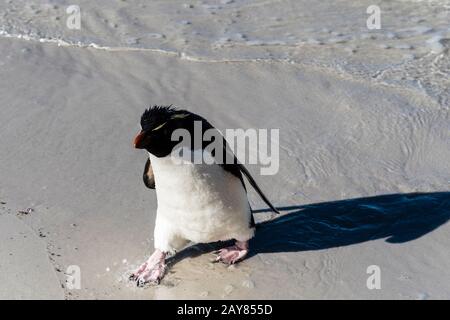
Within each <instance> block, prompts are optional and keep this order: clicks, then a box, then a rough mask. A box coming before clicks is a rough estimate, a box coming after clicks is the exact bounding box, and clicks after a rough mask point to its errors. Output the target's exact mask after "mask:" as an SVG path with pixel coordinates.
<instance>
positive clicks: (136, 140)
mask: <svg viewBox="0 0 450 320" xmlns="http://www.w3.org/2000/svg"><path fill="white" fill-rule="evenodd" d="M143 140H144V131H141V132H139V133H138V135H137V136H136V138H134V147H135V148H136V149H142V141H143Z"/></svg>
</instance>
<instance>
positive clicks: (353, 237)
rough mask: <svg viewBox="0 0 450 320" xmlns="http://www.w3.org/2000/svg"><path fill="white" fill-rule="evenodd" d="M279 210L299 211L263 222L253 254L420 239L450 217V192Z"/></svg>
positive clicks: (325, 203)
mask: <svg viewBox="0 0 450 320" xmlns="http://www.w3.org/2000/svg"><path fill="white" fill-rule="evenodd" d="M279 209H280V210H283V211H293V212H290V213H288V214H285V215H282V216H280V217H278V218H275V219H273V220H270V221H265V222H262V223H260V224H259V227H258V229H257V231H256V236H255V238H254V239H252V240H251V242H250V247H251V248H252V250H251V251H250V255H256V254H258V253H269V252H298V251H309V250H322V249H328V248H334V247H342V246H348V245H352V244H357V243H362V242H366V241H370V240H376V239H386V240H385V241H386V242H388V243H392V244H395V243H404V242H408V241H411V240H415V239H418V238H420V237H421V236H423V235H425V234H427V233H429V232H431V231H433V230H435V229H436V228H438V227H439V226H441V225H443V224H444V223H446V222H447V221H448V220H449V219H450V192H434V193H409V194H391V195H382V196H374V197H366V198H356V199H349V200H341V201H332V202H324V203H317V204H310V205H304V206H294V207H285V208H279ZM264 211H267V210H265V209H264V210H255V211H254V213H258V212H264Z"/></svg>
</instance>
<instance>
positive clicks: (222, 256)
mask: <svg viewBox="0 0 450 320" xmlns="http://www.w3.org/2000/svg"><path fill="white" fill-rule="evenodd" d="M247 253H248V249H243V248H240V247H238V246H236V245H235V246H231V247H228V248H223V249H220V250H219V251H218V256H217V258H216V260H215V262H223V263H225V264H235V263H236V262H239V261H241V260H242V259H244V258H245V256H246V255H247Z"/></svg>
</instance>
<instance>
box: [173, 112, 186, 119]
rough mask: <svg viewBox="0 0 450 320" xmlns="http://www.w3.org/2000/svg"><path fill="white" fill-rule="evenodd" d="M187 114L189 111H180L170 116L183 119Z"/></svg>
mask: <svg viewBox="0 0 450 320" xmlns="http://www.w3.org/2000/svg"><path fill="white" fill-rule="evenodd" d="M188 116H189V113H180V114H175V115H173V116H172V119H183V118H186V117H188Z"/></svg>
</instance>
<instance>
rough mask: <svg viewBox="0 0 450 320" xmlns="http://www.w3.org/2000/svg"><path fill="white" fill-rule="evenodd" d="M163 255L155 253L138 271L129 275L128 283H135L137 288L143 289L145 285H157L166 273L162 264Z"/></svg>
mask: <svg viewBox="0 0 450 320" xmlns="http://www.w3.org/2000/svg"><path fill="white" fill-rule="evenodd" d="M164 259H165V254H164V253H162V252H160V251H159V252H158V251H157V252H155V253H154V255H152V256H151V257H150V258H149V259H148V260H147V262H145V263H143V264H142V265H141V266H140V267H139V269H138V270H137V271H136V272H134V273H133V274H131V275H130V277H129V279H130V281H135V282H136V285H137V286H138V287H144V286H145V285H146V284H147V283H152V284H159V283H160V281H161V279H162V278H163V276H164V273H165V272H166V265H165V263H164Z"/></svg>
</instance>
